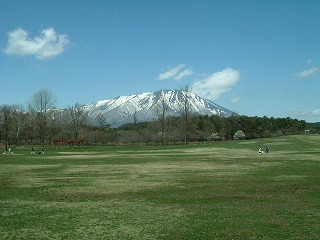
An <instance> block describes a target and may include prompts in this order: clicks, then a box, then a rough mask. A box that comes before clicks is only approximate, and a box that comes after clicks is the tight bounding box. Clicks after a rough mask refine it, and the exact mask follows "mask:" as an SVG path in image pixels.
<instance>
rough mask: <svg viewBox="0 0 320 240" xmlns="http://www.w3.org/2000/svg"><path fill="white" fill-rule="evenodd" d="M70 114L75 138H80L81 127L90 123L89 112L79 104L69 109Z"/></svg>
mask: <svg viewBox="0 0 320 240" xmlns="http://www.w3.org/2000/svg"><path fill="white" fill-rule="evenodd" d="M68 112H69V117H70V124H71V127H72V130H73V137H74V138H78V137H79V133H80V129H81V127H82V126H84V125H85V124H86V123H87V122H88V112H87V111H86V110H85V108H84V106H83V105H81V104H79V103H76V104H75V105H74V106H70V107H68Z"/></svg>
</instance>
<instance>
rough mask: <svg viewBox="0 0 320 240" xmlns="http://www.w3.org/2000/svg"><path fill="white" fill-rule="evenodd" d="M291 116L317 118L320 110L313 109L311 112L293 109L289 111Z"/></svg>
mask: <svg viewBox="0 0 320 240" xmlns="http://www.w3.org/2000/svg"><path fill="white" fill-rule="evenodd" d="M291 114H292V115H294V116H300V117H301V116H308V117H318V116H320V108H318V109H314V110H311V111H306V110H301V109H295V110H293V111H291Z"/></svg>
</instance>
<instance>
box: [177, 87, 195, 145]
mask: <svg viewBox="0 0 320 240" xmlns="http://www.w3.org/2000/svg"><path fill="white" fill-rule="evenodd" d="M181 93H182V101H181V111H180V114H181V116H182V119H183V127H184V142H185V144H187V143H188V141H189V118H190V116H191V113H192V111H191V103H190V99H191V93H190V90H189V87H188V86H186V87H185V88H184V90H182V92H181Z"/></svg>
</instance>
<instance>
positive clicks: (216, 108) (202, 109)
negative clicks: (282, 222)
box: [84, 90, 236, 127]
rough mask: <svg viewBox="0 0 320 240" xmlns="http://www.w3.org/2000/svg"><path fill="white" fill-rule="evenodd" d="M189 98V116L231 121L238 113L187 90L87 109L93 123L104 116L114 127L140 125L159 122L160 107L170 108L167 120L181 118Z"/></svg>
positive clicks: (123, 98) (112, 101)
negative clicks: (163, 105) (205, 116)
mask: <svg viewBox="0 0 320 240" xmlns="http://www.w3.org/2000/svg"><path fill="white" fill-rule="evenodd" d="M186 97H187V98H188V100H187V101H188V103H189V104H190V112H191V113H192V114H199V115H209V116H211V115H219V116H222V117H229V116H232V115H236V113H234V112H232V111H230V110H228V109H226V108H224V107H222V106H220V105H218V104H216V103H214V102H212V101H210V100H208V99H206V98H203V97H200V96H199V95H197V94H195V93H192V92H187V91H184V90H159V91H156V92H144V93H140V94H136V95H128V96H119V97H116V98H114V99H105V100H99V101H97V102H93V103H89V104H86V105H85V106H84V107H85V109H86V110H87V111H88V112H89V116H90V117H91V118H92V119H94V118H96V117H97V116H98V115H99V114H100V115H102V116H104V118H105V120H106V122H107V124H109V125H110V126H111V127H119V126H121V125H123V124H127V123H133V122H134V118H136V119H137V122H150V121H154V120H156V119H157V115H156V108H157V106H159V104H162V103H165V105H166V106H167V112H166V116H179V115H181V109H182V106H183V103H184V102H185V101H186V100H185V98H186Z"/></svg>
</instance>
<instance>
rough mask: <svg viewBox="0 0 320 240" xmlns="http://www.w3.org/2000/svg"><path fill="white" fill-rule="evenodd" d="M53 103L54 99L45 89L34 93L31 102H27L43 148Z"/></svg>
mask: <svg viewBox="0 0 320 240" xmlns="http://www.w3.org/2000/svg"><path fill="white" fill-rule="evenodd" d="M55 102H56V100H55V98H54V97H53V95H52V94H51V92H50V91H49V90H47V89H41V90H39V91H37V92H36V93H34V95H33V96H32V98H31V101H30V102H29V108H30V110H31V112H32V113H33V116H34V118H35V123H36V125H37V129H38V132H39V137H40V140H41V143H42V146H44V143H45V137H46V134H47V128H48V124H49V120H50V119H49V115H50V110H53V109H54V107H55Z"/></svg>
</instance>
